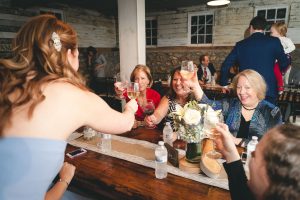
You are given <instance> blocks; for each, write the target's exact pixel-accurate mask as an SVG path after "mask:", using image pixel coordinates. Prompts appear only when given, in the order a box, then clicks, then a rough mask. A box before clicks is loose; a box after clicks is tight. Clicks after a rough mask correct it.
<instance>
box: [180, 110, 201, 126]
mask: <svg viewBox="0 0 300 200" xmlns="http://www.w3.org/2000/svg"><path fill="white" fill-rule="evenodd" d="M183 120H184V121H185V123H186V124H188V125H197V124H199V122H200V120H201V113H200V112H199V111H198V110H194V109H189V108H188V109H187V110H186V111H185V113H184V116H183Z"/></svg>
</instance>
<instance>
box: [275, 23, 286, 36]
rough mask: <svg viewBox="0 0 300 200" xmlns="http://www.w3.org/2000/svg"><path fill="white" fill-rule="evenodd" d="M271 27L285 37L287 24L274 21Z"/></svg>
mask: <svg viewBox="0 0 300 200" xmlns="http://www.w3.org/2000/svg"><path fill="white" fill-rule="evenodd" d="M272 27H273V28H275V30H276V31H277V32H278V33H279V34H280V35H281V36H284V37H286V33H287V26H286V24H285V23H284V22H276V23H275V24H273V25H272Z"/></svg>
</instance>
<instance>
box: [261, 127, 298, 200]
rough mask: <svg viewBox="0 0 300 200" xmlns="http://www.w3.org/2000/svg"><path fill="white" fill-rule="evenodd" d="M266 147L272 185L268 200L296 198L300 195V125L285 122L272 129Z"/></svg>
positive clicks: (265, 152)
mask: <svg viewBox="0 0 300 200" xmlns="http://www.w3.org/2000/svg"><path fill="white" fill-rule="evenodd" d="M269 133H271V134H272V135H271V136H270V140H269V141H268V145H266V147H265V149H264V159H265V161H266V171H267V174H268V177H269V181H270V186H269V188H268V189H267V191H266V192H265V195H264V199H266V200H296V199H299V197H300V126H296V125H292V124H284V125H281V126H277V127H275V128H273V129H271V130H270V132H269Z"/></svg>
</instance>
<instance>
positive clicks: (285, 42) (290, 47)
mask: <svg viewBox="0 0 300 200" xmlns="http://www.w3.org/2000/svg"><path fill="white" fill-rule="evenodd" d="M279 39H280V42H281V45H282V46H283V49H284V53H286V54H287V53H291V52H292V51H294V50H295V49H296V47H295V45H294V43H293V42H292V40H291V39H290V38H288V37H279Z"/></svg>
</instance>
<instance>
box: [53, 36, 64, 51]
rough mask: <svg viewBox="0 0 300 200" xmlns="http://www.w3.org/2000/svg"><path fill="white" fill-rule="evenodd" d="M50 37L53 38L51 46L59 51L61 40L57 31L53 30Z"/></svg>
mask: <svg viewBox="0 0 300 200" xmlns="http://www.w3.org/2000/svg"><path fill="white" fill-rule="evenodd" d="M51 39H52V40H53V43H54V44H53V46H54V48H55V49H56V51H58V52H60V50H61V46H62V45H61V42H60V37H59V35H58V34H57V33H55V32H53V33H52V36H51Z"/></svg>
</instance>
